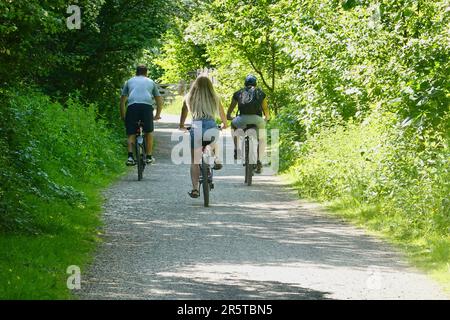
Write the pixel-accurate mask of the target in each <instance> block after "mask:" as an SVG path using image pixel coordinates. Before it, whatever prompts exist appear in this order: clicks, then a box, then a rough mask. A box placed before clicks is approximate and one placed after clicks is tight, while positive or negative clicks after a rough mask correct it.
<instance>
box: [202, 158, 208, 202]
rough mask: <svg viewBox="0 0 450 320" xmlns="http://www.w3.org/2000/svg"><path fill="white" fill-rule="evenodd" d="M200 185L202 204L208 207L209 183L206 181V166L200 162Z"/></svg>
mask: <svg viewBox="0 0 450 320" xmlns="http://www.w3.org/2000/svg"><path fill="white" fill-rule="evenodd" d="M201 169H202V185H203V204H204V206H205V207H208V206H209V181H208V173H209V172H208V171H209V167H208V165H207V164H206V163H205V162H204V161H203V160H202V168H201Z"/></svg>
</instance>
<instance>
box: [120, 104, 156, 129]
mask: <svg viewBox="0 0 450 320" xmlns="http://www.w3.org/2000/svg"><path fill="white" fill-rule="evenodd" d="M139 120H141V121H143V122H144V132H153V107H152V106H151V105H149V104H144V103H133V104H131V105H129V106H128V108H127V113H126V115H125V127H126V129H127V135H133V134H135V133H136V131H137V123H138V121H139Z"/></svg>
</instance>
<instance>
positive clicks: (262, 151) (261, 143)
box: [258, 128, 266, 162]
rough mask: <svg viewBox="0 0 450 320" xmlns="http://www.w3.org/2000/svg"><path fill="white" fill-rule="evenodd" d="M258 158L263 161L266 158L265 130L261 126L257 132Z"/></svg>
mask: <svg viewBox="0 0 450 320" xmlns="http://www.w3.org/2000/svg"><path fill="white" fill-rule="evenodd" d="M258 160H259V161H261V162H263V161H265V160H266V130H265V128H262V129H260V130H259V134H258Z"/></svg>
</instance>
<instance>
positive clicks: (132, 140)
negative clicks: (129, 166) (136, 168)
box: [128, 134, 136, 152]
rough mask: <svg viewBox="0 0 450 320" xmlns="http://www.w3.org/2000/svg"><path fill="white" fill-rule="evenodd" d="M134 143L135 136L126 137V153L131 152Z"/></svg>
mask: <svg viewBox="0 0 450 320" xmlns="http://www.w3.org/2000/svg"><path fill="white" fill-rule="evenodd" d="M135 143H136V136H135V135H134V134H132V135H129V136H128V152H133V150H134V145H135Z"/></svg>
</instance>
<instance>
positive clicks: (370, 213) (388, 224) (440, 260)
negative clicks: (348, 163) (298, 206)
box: [283, 174, 450, 295]
mask: <svg viewBox="0 0 450 320" xmlns="http://www.w3.org/2000/svg"><path fill="white" fill-rule="evenodd" d="M283 177H284V179H286V180H287V181H288V182H289V183H290V184H292V186H293V187H294V188H295V185H296V178H295V177H293V176H292V175H290V174H285V175H284V176H283ZM307 200H310V201H317V199H314V198H311V199H308V198H307ZM321 203H322V205H323V206H324V207H325V208H326V209H327V210H326V212H328V213H329V214H330V215H332V216H335V217H338V218H340V219H343V220H344V221H347V222H348V223H351V224H354V225H357V226H358V227H361V228H364V229H365V230H366V231H367V232H368V233H369V234H371V235H374V236H376V237H379V238H382V239H384V240H386V241H387V242H388V243H390V244H392V245H393V246H394V247H395V248H397V249H398V250H399V251H400V252H402V253H403V254H405V256H406V258H407V259H408V261H409V263H410V264H411V265H413V266H415V267H416V268H418V269H419V270H422V271H423V272H425V273H426V274H428V275H429V276H430V277H431V278H433V279H435V280H436V281H437V282H438V283H439V284H440V285H441V286H442V288H443V289H444V291H445V292H446V293H448V294H449V295H450V262H449V256H450V235H447V236H446V237H445V236H439V235H435V234H425V235H422V236H419V237H417V236H413V235H411V234H408V233H404V232H400V231H399V230H405V229H406V228H405V225H407V224H408V221H405V219H404V216H402V215H394V216H389V217H388V216H385V215H381V214H380V208H379V207H378V206H376V205H368V204H364V203H360V202H359V201H357V200H355V199H354V198H351V197H347V198H339V199H336V200H332V201H321ZM410 229H411V230H413V228H410Z"/></svg>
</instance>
